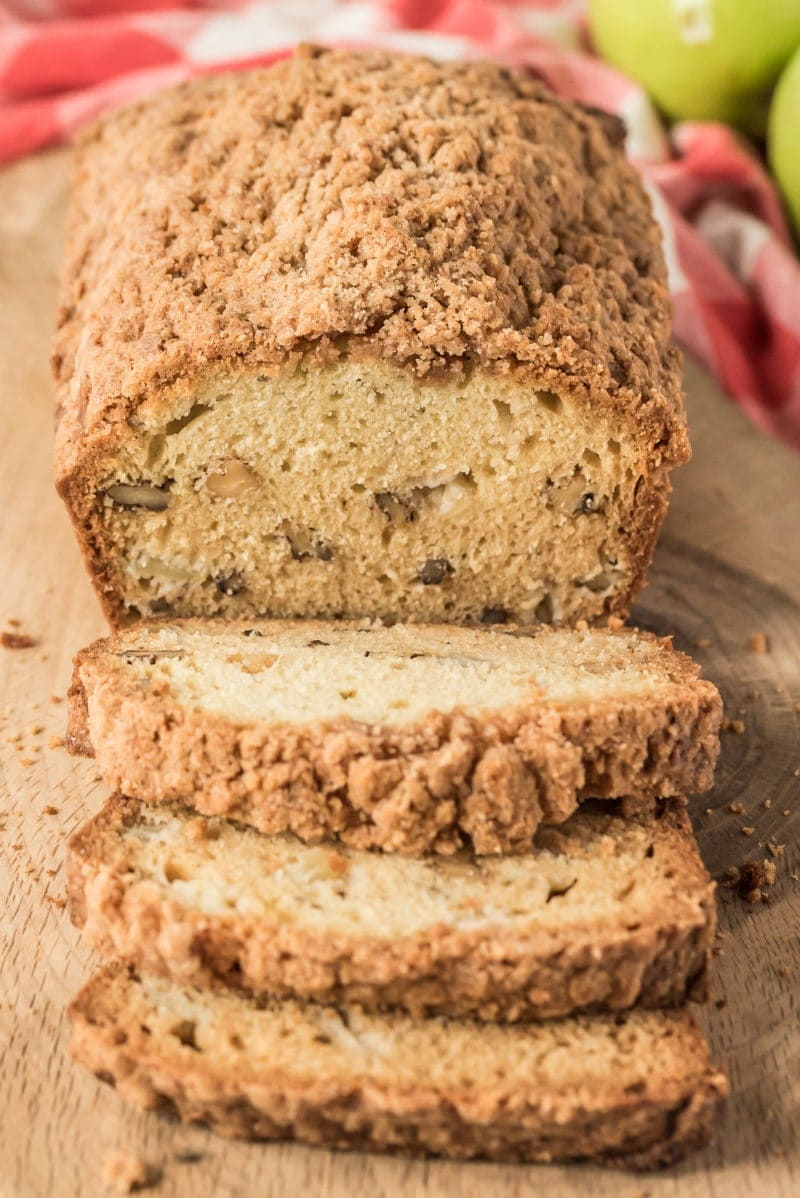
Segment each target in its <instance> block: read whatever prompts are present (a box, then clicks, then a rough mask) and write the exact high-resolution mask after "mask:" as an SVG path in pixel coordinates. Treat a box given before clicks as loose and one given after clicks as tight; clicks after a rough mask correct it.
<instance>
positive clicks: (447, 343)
mask: <svg viewBox="0 0 800 1198" xmlns="http://www.w3.org/2000/svg"><path fill="white" fill-rule="evenodd" d="M621 143H622V130H621V126H620V124H619V122H617V121H615V120H614V118H612V117H608V116H606V115H604V114H598V113H597V112H596V111H590V110H587V109H585V108H582V107H581V106H580V105H577V104H574V103H571V102H569V101H566V100H563V99H560V98H558V97H556V96H555V95H553V93H551V92H550V91H549V90H548V89H547V88H545V87H544V86H543V85H542V84H540V83H538V82H536V81H534V80H532V79H530V78H528V77H526V76H524V75H521V74H515V73H512V72H510V71H508V70H505V69H503V68H500V67H497V66H495V65H493V64H490V63H445V64H442V63H434V62H431V61H428V60H426V59H421V58H404V57H401V56H397V55H391V54H387V53H384V52H378V51H376V52H370V53H366V54H353V53H351V52H346V51H326V50H319V49H315V48H309V47H304V48H301V50H300V51H299V52H298V53H297V55H296V56H295V57H294V58H293V59H291V60H289V61H287V62H282V63H279V64H277V65H276V66H274V67H272V68H270V69H269V70H266V71H254V72H251V73H246V74H236V75H222V76H211V77H208V78H205V79H201V80H196V81H193V82H192V83H189V84H186V85H183V86H181V87H178V88H175V89H172V90H169V91H165V92H162V93H160V94H159V95H158V96H156V97H155V98H151V99H148V100H145V101H143V102H141V103H139V104H136V105H134V106H132V107H130V108H127V109H124V110H122V111H120V112H117V113H114V114H112V115H111V116H110V117H107V118H105V119H104V120H103V121H102V122H100V123H99V124H98V125H96V126H94V127H93V129H91V130H90V131H89V132H88V133H87V134H85V135H84V137H83V138H82V140H81V142H80V144H79V148H78V151H77V160H76V170H75V192H74V199H73V206H72V213H71V218H70V226H69V234H68V240H67V249H66V255H65V262H64V269H63V276H62V292H61V307H60V312H59V322H58V334H57V337H56V342H55V347H54V355H53V363H54V370H55V375H56V380H57V386H58V409H59V413H60V428H59V451H58V457H59V475H60V477H61V478H62V481H63V482H65V484H66V480H67V479H68V477H69V475H70V474H71V472H72V471H73V469H74V468H75V466H76V464H77V463H78V461H79V460H80V458H81V457H82V456H85V455H86V453H87V452H89V451H90V450H91V448H92V447H97V446H99V445H101V444H102V443H103V442H104V441H106V440H107V439H108V438H109V437H110V436H113V435H114V433H115V431H119V429H120V428H121V427H123V426H124V425H125V424H126V423H127V422H128V421H131V420H133V421H135V420H136V418H137V412H138V411H139V409H140V408H142V409H143V410H145V411H147V412H151V411H152V409H153V408H154V405H155V407H156V408H157V407H158V405H159V404H161V403H163V399H164V396H163V394H162V393H161V389H162V388H170V387H178V388H179V389H180V388H186V387H187V386H189V385H190V384H191V379H192V377H193V376H194V375H195V374H196V373H197V372H198V371H200V370H207V369H209V368H213V367H214V366H215V365H221V364H228V365H231V364H239V365H249V366H252V367H254V368H255V367H258V368H263V369H264V370H266V371H273V370H275V369H278V368H279V367H281V366H282V365H283V364H285V363H286V362H289V361H291V360H292V358H293V356H295V355H297V354H300V353H304V352H312V353H314V354H315V355H317V357H318V358H319V359H320V360H321V361H324V360H330V359H331V358H333V357H336V356H338V355H340V354H342V353H346V354H347V355H349V356H350V357H356V358H358V357H363V358H370V357H373V358H374V357H377V358H380V359H384V360H387V359H388V360H392V361H395V362H397V363H400V364H403V365H406V366H408V367H409V368H411V369H413V370H414V371H415V372H417V373H418V374H420V375H425V374H429V373H433V374H435V373H436V372H437V371H441V370H443V369H459V370H460V369H462V368H463V363H465V362H467V363H478V364H479V365H483V366H486V367H488V368H490V369H497V370H501V371H504V372H507V371H510V370H519V371H521V372H522V374H523V376H524V377H525V378H530V380H531V382H532V383H534V384H535V385H536V386H537V387H541V388H544V389H548V388H549V389H552V390H555V391H568V392H571V393H574V394H576V395H581V396H583V397H584V398H585V399H586V400H587V402H591V403H593V404H607V403H610V404H612V405H613V406H614V407H615V408H617V409H618V410H630V412H631V414H632V417H633V420H634V423H635V426H636V428H637V429H638V430H639V432H640V434H641V436H642V439H643V441H645V442H646V443H647V444H648V445H650V446H651V448H652V453H653V459H654V464H658V462H659V461H660V462H664V463H670V462H672V463H674V462H676V461H681V460H684V459H685V458H686V456H687V452H688V446H687V441H686V434H685V427H684V420H683V413H682V408H681V399H680V380H679V373H680V363H679V358H678V355H677V352H676V351H675V350H674V349H672V348H671V347H670V346H669V320H670V306H669V299H668V291H667V286H666V275H665V268H664V262H663V257H662V253H661V247H660V234H659V231H658V228H657V225H656V223H655V221H654V220H653V217H652V213H651V210H650V204H649V201H648V198H647V196H646V194H645V192H644V189H643V188H642V186H641V183H640V181H639V178H638V176H637V173H636V171H635V170H634V168H633V167H632V166H630V165H629V164H628V163H627V161H626V160H625V157H624V153H623V149H622V144H621Z"/></svg>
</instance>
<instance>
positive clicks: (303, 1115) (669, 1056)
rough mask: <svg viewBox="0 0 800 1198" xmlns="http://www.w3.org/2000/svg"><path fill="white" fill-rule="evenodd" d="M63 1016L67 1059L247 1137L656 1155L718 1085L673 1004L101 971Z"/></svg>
mask: <svg viewBox="0 0 800 1198" xmlns="http://www.w3.org/2000/svg"><path fill="white" fill-rule="evenodd" d="M70 1019H71V1022H72V1036H71V1040H70V1052H71V1054H72V1056H73V1058H74V1059H75V1060H76V1061H78V1062H80V1063H81V1064H82V1065H84V1066H86V1067H87V1068H88V1069H90V1070H92V1071H93V1072H94V1073H95V1074H97V1076H98V1077H100V1078H102V1079H103V1080H104V1081H110V1082H111V1083H112V1084H113V1085H116V1087H117V1089H118V1091H119V1093H120V1095H121V1096H122V1098H124V1099H126V1100H127V1101H128V1102H131V1103H133V1104H135V1105H136V1106H139V1107H144V1108H145V1109H157V1108H160V1107H167V1108H169V1109H172V1110H173V1111H175V1112H177V1114H178V1115H179V1116H180V1118H181V1119H183V1120H185V1121H187V1122H189V1121H201V1122H203V1123H206V1124H208V1125H209V1126H211V1127H213V1128H214V1130H215V1131H218V1132H221V1133H222V1134H223V1135H227V1136H237V1137H243V1138H246V1139H261V1140H286V1139H297V1140H302V1141H305V1142H307V1143H310V1144H318V1145H327V1146H329V1147H335V1148H359V1149H377V1150H381V1151H394V1152H406V1153H414V1154H416V1155H430V1154H433V1155H438V1156H449V1157H456V1158H461V1159H468V1158H473V1157H486V1158H489V1159H492V1160H508V1161H553V1160H570V1159H576V1158H577V1159H582V1158H586V1159H592V1160H596V1161H598V1162H600V1163H607V1164H622V1165H628V1166H631V1167H638V1168H651V1167H654V1166H658V1165H668V1164H672V1163H673V1162H674V1161H676V1160H679V1159H680V1158H682V1157H683V1156H685V1155H686V1154H687V1153H688V1152H690V1151H693V1150H695V1149H697V1148H700V1147H703V1146H704V1145H705V1144H706V1143H707V1142H708V1140H709V1138H710V1135H711V1131H712V1129H713V1124H714V1118H715V1115H716V1112H717V1109H718V1108H719V1106H720V1104H721V1102H722V1100H723V1098H724V1097H725V1095H726V1093H727V1082H726V1079H725V1076H724V1074H723V1073H721V1072H720V1071H719V1070H718V1069H716V1068H714V1066H713V1065H712V1064H711V1062H710V1061H709V1057H708V1049H707V1046H706V1044H705V1041H704V1040H703V1037H702V1035H701V1033H700V1031H699V1029H698V1028H697V1026H696V1024H695V1023H694V1021H693V1020H692V1018H691V1016H690V1015H689V1014H688V1013H687V1012H686V1011H681V1010H678V1011H633V1012H630V1013H629V1014H628V1015H626V1016H619V1015H618V1016H591V1017H590V1016H576V1017H574V1018H572V1019H564V1020H558V1021H551V1022H548V1023H544V1024H516V1025H502V1024H475V1023H474V1022H471V1021H469V1020H456V1019H449V1020H445V1019H426V1020H414V1019H412V1018H410V1017H409V1016H407V1015H400V1014H391V1015H390V1014H386V1015H373V1014H368V1013H366V1012H363V1011H359V1010H358V1009H357V1008H355V1009H353V1008H346V1007H338V1008H337V1007H325V1006H318V1005H317V1004H315V1003H298V1002H293V1001H286V1002H277V1001H273V1002H267V1001H263V1002H258V1003H256V1002H254V1001H253V1000H248V999H244V998H241V997H238V996H233V995H220V994H211V993H208V992H204V991H200V990H194V989H191V988H189V987H182V986H177V985H175V984H174V983H171V982H166V981H164V980H162V979H158V978H148V977H141V978H138V977H137V976H136V975H135V974H129V973H127V972H126V971H125V970H124V969H120V968H113V967H112V968H106V969H103V970H101V971H99V972H98V973H97V974H95V976H94V977H93V978H92V979H91V980H90V981H89V983H88V984H87V985H86V986H85V987H84V988H83V990H82V991H81V992H80V994H79V995H78V996H77V998H76V999H75V1000H74V1001H73V1003H72V1005H71V1007H70Z"/></svg>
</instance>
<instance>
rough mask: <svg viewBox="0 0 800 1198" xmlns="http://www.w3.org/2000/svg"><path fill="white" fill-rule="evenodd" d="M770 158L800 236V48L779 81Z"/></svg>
mask: <svg viewBox="0 0 800 1198" xmlns="http://www.w3.org/2000/svg"><path fill="white" fill-rule="evenodd" d="M767 157H768V158H769V164H770V166H771V167H772V173H773V174H774V175H775V178H776V179H777V180H778V185H779V187H780V189H781V191H782V192H783V198H784V199H785V201H786V207H787V208H788V209H789V211H790V213H791V214H792V220H793V221H794V227H795V231H796V233H797V236H798V237H800V49H798V50H796V51H795V54H794V57H793V58H792V59H791V60H790V62H789V65H788V66H787V67H786V69H785V70H784V72H783V74H782V75H781V77H780V79H779V80H778V86H777V88H776V89H775V95H774V96H773V98H772V104H771V106H770V110H769V125H768V128H767Z"/></svg>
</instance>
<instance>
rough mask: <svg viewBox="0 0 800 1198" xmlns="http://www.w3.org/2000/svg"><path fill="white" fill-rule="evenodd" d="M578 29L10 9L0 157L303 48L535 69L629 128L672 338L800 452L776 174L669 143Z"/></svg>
mask: <svg viewBox="0 0 800 1198" xmlns="http://www.w3.org/2000/svg"><path fill="white" fill-rule="evenodd" d="M584 22H585V14H584V3H583V0H260V2H259V3H247V2H246V0H194V2H192V0H6V2H5V3H3V2H2V0H0V162H2V161H8V160H10V159H12V158H15V157H17V156H18V155H21V154H26V153H30V152H31V151H33V150H37V149H39V148H40V147H43V146H47V145H52V144H54V143H57V142H61V141H64V140H66V139H68V138H69V137H70V135H71V134H72V133H74V131H75V130H76V129H78V128H79V127H80V126H81V125H82V124H84V123H85V122H86V121H88V120H90V119H91V118H93V117H95V116H96V115H97V114H98V113H100V112H103V111H104V110H105V109H107V108H111V107H114V106H117V105H119V104H124V103H127V102H128V101H130V100H133V99H134V98H136V97H137V96H141V95H143V94H145V93H146V92H151V91H154V90H155V89H157V88H160V87H165V86H167V85H168V84H172V83H177V82H179V81H180V80H183V79H189V78H191V77H193V76H195V75H200V74H203V73H207V72H210V71H219V70H227V69H231V68H242V67H245V66H252V65H255V64H257V63H268V62H273V61H274V60H275V59H277V58H281V57H284V56H285V55H287V54H289V53H291V51H292V48H293V47H294V45H295V44H296V43H297V42H298V41H301V40H305V41H316V42H319V43H322V44H326V45H348V46H381V47H385V48H392V49H396V50H400V51H408V52H413V53H421V54H428V55H431V56H433V57H438V58H454V57H470V58H475V57H493V58H496V59H499V60H501V61H503V62H504V63H506V64H509V65H517V66H522V67H526V68H527V69H529V70H531V71H533V72H534V73H536V74H537V75H538V76H540V77H541V78H543V79H544V80H546V81H547V82H548V83H549V84H550V85H551V86H552V87H553V88H554V89H555V90H556V91H558V92H561V93H563V94H564V95H569V96H573V97H575V98H577V99H579V100H583V101H585V102H587V103H589V104H595V105H597V106H599V107H602V108H606V109H608V110H610V111H612V112H616V113H617V114H618V115H619V116H621V117H622V118H623V119H624V120H625V123H626V125H627V127H628V153H629V155H630V157H631V158H632V159H633V161H634V162H635V163H636V164H637V166H638V167H639V168H640V169H641V172H642V174H643V176H644V179H645V181H646V184H647V186H648V188H649V191H650V194H651V196H652V199H653V203H654V206H655V211H656V215H657V217H658V219H659V221H660V223H661V226H662V228H663V231H664V243H665V249H666V255H667V262H668V266H669V278H670V287H671V290H672V296H673V300H674V304H675V334H676V337H677V339H678V340H679V341H680V342H681V343H682V344H683V345H684V346H685V348H686V349H687V350H688V351H689V352H690V353H691V354H693V355H694V356H695V357H697V358H699V359H700V361H701V362H703V363H705V365H706V366H707V367H708V368H709V369H710V370H711V371H713V373H714V374H715V375H716V376H717V378H718V379H719V380H720V382H721V383H722V385H723V386H724V387H725V388H726V390H727V391H728V392H729V393H730V394H731V395H732V396H733V397H734V398H735V399H736V401H737V402H738V403H739V404H740V405H741V407H742V408H744V409H745V411H746V412H747V413H748V414H749V416H750V417H751V418H752V419H753V421H754V422H755V423H756V424H758V425H760V426H761V427H762V428H764V429H767V430H769V431H770V432H772V433H775V434H777V435H778V436H780V437H782V438H783V439H784V440H785V441H787V442H789V443H790V444H793V445H794V446H795V447H796V448H798V449H800V262H798V259H797V256H796V254H795V252H794V249H793V246H792V240H791V236H790V234H789V231H788V229H787V225H786V221H785V219H784V216H783V213H782V211H781V206H780V202H779V200H778V198H777V195H776V192H775V189H774V187H773V185H772V183H771V181H770V179H769V177H768V175H767V174H766V172H765V171H764V169H763V167H762V166H761V164H760V162H759V161H758V159H757V158H756V156H755V155H754V154H753V153H752V152H751V151H750V150H749V149H748V147H747V145H746V144H745V143H744V142H743V141H742V140H740V139H739V138H738V136H737V135H736V134H735V133H733V132H732V131H731V130H730V129H728V128H727V127H726V126H724V125H718V124H713V123H702V124H700V123H684V124H679V125H676V126H674V127H673V128H672V130H671V131H670V133H669V134H667V132H666V130H665V129H664V127H663V126H662V124H661V123H660V121H659V119H658V117H657V115H656V113H655V112H654V110H653V108H652V106H651V105H650V103H649V102H648V100H647V97H646V96H645V95H644V93H643V92H642V91H641V89H640V88H639V87H638V86H636V85H635V84H634V83H632V82H631V81H630V80H629V79H627V78H625V77H624V76H622V75H620V74H619V73H618V72H617V71H614V70H612V69H611V68H610V67H608V66H606V65H605V64H604V63H602V62H600V61H599V60H598V59H597V58H593V57H592V56H591V55H590V53H589V50H588V44H587V40H586V35H585V27H584Z"/></svg>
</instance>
